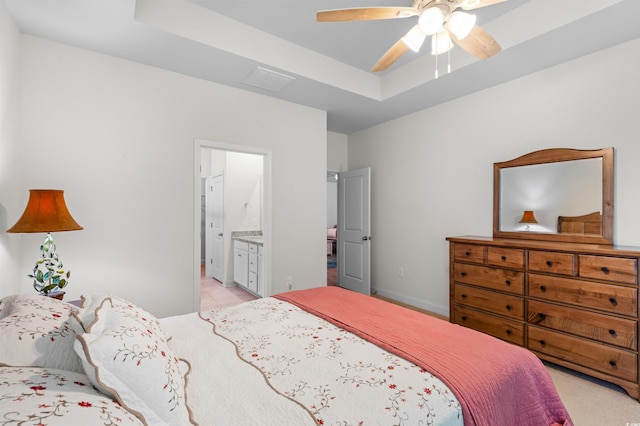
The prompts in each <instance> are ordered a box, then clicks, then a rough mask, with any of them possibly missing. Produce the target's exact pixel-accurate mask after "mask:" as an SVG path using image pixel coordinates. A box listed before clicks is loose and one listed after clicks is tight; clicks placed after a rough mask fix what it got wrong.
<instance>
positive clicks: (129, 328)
mask: <svg viewBox="0 0 640 426" xmlns="http://www.w3.org/2000/svg"><path fill="white" fill-rule="evenodd" d="M138 309H139V308H137V307H136V306H134V305H131V304H129V303H128V302H127V303H126V305H125V307H123V305H122V304H120V302H119V301H114V300H112V299H111V298H109V297H106V298H103V299H102V302H101V304H100V305H99V306H98V308H97V309H96V310H95V312H94V315H93V320H92V321H91V323H90V325H89V327H88V328H87V332H86V333H83V334H80V335H78V338H77V341H76V343H75V345H74V348H75V351H76V352H77V354H78V355H79V356H80V358H81V359H82V363H83V366H84V370H85V373H86V374H87V376H88V377H89V379H90V380H91V381H92V383H93V384H94V386H96V387H97V388H98V389H100V390H101V391H103V392H104V393H106V394H108V395H111V396H113V397H114V398H116V399H117V400H118V401H119V402H120V403H121V404H122V406H123V407H125V408H126V409H127V410H129V411H130V412H132V413H133V414H135V415H136V416H138V417H139V418H140V419H141V420H143V421H144V422H145V423H146V424H148V425H156V424H168V425H185V424H190V423H191V422H190V420H189V411H188V409H187V406H186V401H185V393H184V387H185V377H184V374H183V373H182V372H181V371H180V361H179V359H178V358H177V357H176V356H175V355H174V353H173V351H172V350H171V349H170V348H169V346H168V345H167V340H166V338H165V335H164V332H162V330H161V329H160V325H159V323H158V320H157V319H156V318H155V317H153V316H151V314H149V313H145V314H144V315H140V312H139V311H138ZM150 324H152V325H153V326H150ZM155 325H157V330H156V328H155Z"/></svg>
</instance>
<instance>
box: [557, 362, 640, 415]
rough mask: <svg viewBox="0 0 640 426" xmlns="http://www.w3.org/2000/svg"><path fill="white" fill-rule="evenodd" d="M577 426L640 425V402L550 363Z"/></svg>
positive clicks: (597, 381) (614, 387) (615, 387)
mask: <svg viewBox="0 0 640 426" xmlns="http://www.w3.org/2000/svg"><path fill="white" fill-rule="evenodd" d="M545 365H546V366H547V370H549V374H551V378H552V379H553V382H554V384H555V385H556V389H557V390H558V393H559V394H560V398H561V399H562V402H564V405H565V407H567V410H568V411H569V415H571V419H572V420H573V423H574V424H575V426H640V402H638V400H636V399H633V398H631V397H630V396H629V395H628V394H627V393H626V392H625V391H624V390H623V389H622V388H620V387H618V386H616V385H613V384H611V383H608V382H604V381H602V380H598V379H595V378H593V377H590V376H586V375H584V374H580V373H577V372H575V371H572V370H569V369H566V368H563V367H560V366H558V365H555V364H551V363H546V362H545Z"/></svg>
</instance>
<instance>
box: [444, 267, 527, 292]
mask: <svg viewBox="0 0 640 426" xmlns="http://www.w3.org/2000/svg"><path fill="white" fill-rule="evenodd" d="M453 268H454V279H455V281H456V282H459V283H465V284H473V285H476V286H480V287H486V288H491V289H494V290H501V291H506V292H508V293H514V294H524V272H521V271H510V270H507V269H500V268H491V267H488V266H478V265H468V264H466V263H458V262H456V263H454V266H453Z"/></svg>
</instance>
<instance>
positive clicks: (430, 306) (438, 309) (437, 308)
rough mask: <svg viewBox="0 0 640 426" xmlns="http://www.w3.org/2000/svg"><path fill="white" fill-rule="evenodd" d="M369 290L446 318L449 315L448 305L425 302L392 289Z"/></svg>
mask: <svg viewBox="0 0 640 426" xmlns="http://www.w3.org/2000/svg"><path fill="white" fill-rule="evenodd" d="M371 292H372V293H374V292H375V293H376V294H379V295H380V296H382V297H387V298H389V299H393V300H397V301H398V302H402V303H406V304H407V305H411V306H415V307H417V308H420V309H424V310H425V311H429V312H433V313H436V314H438V315H442V316H445V317H447V318H448V317H449V306H441V305H436V304H434V303H430V302H425V301H424V300H420V299H416V298H414V297H408V296H405V295H402V294H399V293H395V292H393V291H387V290H382V289H377V288H372V289H371Z"/></svg>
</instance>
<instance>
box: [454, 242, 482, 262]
mask: <svg viewBox="0 0 640 426" xmlns="http://www.w3.org/2000/svg"><path fill="white" fill-rule="evenodd" d="M484 249H485V246H476V245H473V244H457V243H456V245H455V246H454V249H453V251H454V257H455V260H465V261H467V262H473V263H484Z"/></svg>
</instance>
